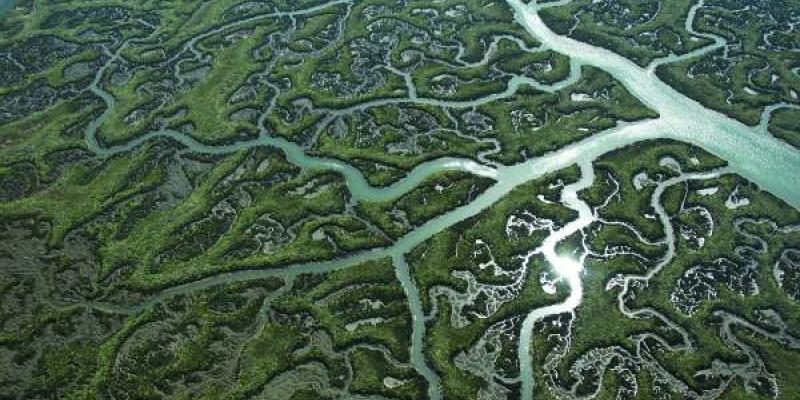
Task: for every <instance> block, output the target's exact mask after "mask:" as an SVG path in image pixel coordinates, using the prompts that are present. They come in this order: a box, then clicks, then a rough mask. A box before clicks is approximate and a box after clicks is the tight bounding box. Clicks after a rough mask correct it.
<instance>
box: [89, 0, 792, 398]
mask: <svg viewBox="0 0 800 400" xmlns="http://www.w3.org/2000/svg"><path fill="white" fill-rule="evenodd" d="M342 3H347V1H343V0H336V1H332V2H328V3H325V4H322V5H319V6H317V7H314V8H313V9H307V10H301V11H295V12H291V13H289V12H287V13H277V14H264V15H259V16H255V17H251V18H248V19H245V20H242V21H238V22H235V23H231V24H228V25H225V26H222V27H219V28H216V29H214V30H211V31H208V32H205V33H203V34H200V35H198V36H195V37H194V38H192V39H190V40H189V41H188V42H187V43H186V44H185V45H184V46H183V47H182V50H181V51H180V52H179V53H178V54H177V55H176V56H175V57H180V56H181V54H183V53H185V52H187V51H194V49H193V46H194V45H195V44H196V43H197V42H198V41H199V40H201V39H203V38H205V37H208V36H211V35H214V34H217V33H221V32H225V31H227V30H230V29H232V28H235V27H236V26H239V25H241V24H246V23H252V22H254V21H258V20H262V19H266V18H271V17H276V16H280V15H288V14H292V13H293V14H302V13H312V12H315V11H318V10H322V9H324V8H326V7H330V6H333V5H337V4H342ZM562 3H564V2H563V1H562V2H551V3H546V4H544V5H537V4H535V3H532V4H525V3H523V2H521V1H519V0H508V4H509V6H510V7H512V9H513V10H514V12H515V15H516V18H517V20H518V22H519V23H520V24H522V25H523V26H524V27H525V29H526V30H527V31H528V32H529V33H530V34H531V35H532V36H533V37H534V38H535V39H537V40H538V41H540V42H541V43H542V48H545V49H550V50H553V51H555V52H557V53H561V54H564V55H566V56H568V57H569V58H570V60H571V66H572V67H571V73H570V75H569V77H568V78H567V79H565V80H564V81H562V82H559V83H556V84H554V85H542V84H540V83H538V82H536V81H535V80H532V79H530V78H524V77H514V78H512V79H511V80H510V82H509V84H508V86H507V88H506V90H505V91H503V92H500V93H496V94H493V95H490V96H487V97H485V98H480V99H475V100H470V101H460V102H458V101H441V100H434V99H426V98H421V97H418V96H417V94H416V91H415V90H413V86H411V85H410V79H409V77H408V76H405V77H404V78H405V80H406V82H407V83H408V84H409V87H408V89H409V90H408V93H409V95H408V96H407V97H406V98H399V99H398V98H392V99H382V100H373V101H371V102H367V103H365V104H361V105H359V106H356V107H355V108H354V109H364V108H367V107H370V106H375V105H384V104H397V103H416V104H426V105H435V106H444V107H450V108H470V107H475V106H477V105H480V104H483V103H486V102H490V101H495V100H498V99H502V98H506V97H509V96H511V95H513V94H515V93H516V92H517V90H518V89H519V88H520V87H522V86H525V85H527V86H531V87H534V88H536V89H538V90H542V91H547V92H553V91H556V90H559V89H560V88H563V87H565V86H567V85H570V84H572V83H574V82H576V81H577V79H578V78H579V75H580V67H581V66H582V65H588V66H594V67H597V68H600V69H602V70H604V71H606V72H607V73H609V74H611V75H612V76H613V77H614V78H615V79H616V80H618V81H619V82H621V83H622V84H623V85H624V86H625V88H627V90H628V91H629V92H630V93H632V94H633V96H635V97H636V98H637V99H639V100H640V101H641V102H642V103H644V104H646V105H647V106H649V107H651V108H652V109H653V110H655V111H656V112H657V113H658V114H659V117H658V118H656V119H652V120H647V121H643V122H636V123H627V124H622V125H620V126H618V127H616V128H613V129H610V130H607V131H604V132H600V133H598V134H595V135H593V136H591V137H588V138H586V139H583V140H581V141H578V142H575V143H573V144H571V145H568V146H565V147H563V148H561V149H559V150H557V151H554V152H551V153H548V154H545V155H543V156H541V157H537V158H534V159H531V160H528V161H525V162H523V163H520V164H516V165H510V166H504V165H500V166H496V165H492V166H490V165H485V164H483V163H480V162H476V161H474V160H468V159H457V158H440V159H436V160H433V161H429V162H426V163H423V164H421V165H419V166H417V167H416V168H414V169H413V170H412V171H411V172H410V173H409V174H408V175H407V176H406V177H404V178H403V179H402V180H400V181H398V182H397V183H395V184H393V185H391V186H389V187H373V186H371V185H370V184H369V183H368V182H367V180H366V179H365V177H364V175H363V174H362V173H361V172H360V171H359V170H358V169H357V168H356V167H354V166H352V165H350V164H348V163H346V162H344V161H340V160H334V159H328V158H320V157H312V156H309V155H307V154H306V151H305V150H306V149H304V148H303V147H302V146H300V145H298V144H295V143H293V142H290V141H288V140H286V139H282V138H278V137H275V136H271V135H270V134H269V132H265V131H263V132H261V135H260V137H259V138H257V139H253V140H248V141H242V142H236V143H233V144H227V145H219V146H214V145H206V144H203V143H200V142H198V141H197V140H195V139H193V138H191V137H190V136H188V135H186V134H183V133H180V132H177V131H170V130H158V131H150V132H147V133H146V134H144V135H142V136H139V137H137V138H136V139H133V140H131V141H129V142H127V143H124V144H120V145H115V146H111V147H104V146H103V145H102V144H101V143H99V142H98V140H97V134H98V129H99V127H100V126H101V125H102V124H103V121H104V120H105V119H106V117H107V116H108V115H110V113H111V112H112V111H113V109H114V106H115V100H114V98H113V96H112V95H111V94H110V93H108V92H107V91H105V90H104V89H103V88H102V85H101V82H102V79H103V76H104V74H105V71H106V70H107V69H108V68H109V66H110V65H112V64H113V63H114V62H116V61H118V59H119V57H120V54H121V52H122V50H123V49H124V47H125V46H124V45H123V46H121V47H120V48H119V49H118V51H117V52H116V53H114V54H112V55H111V57H110V58H109V60H108V62H107V63H106V64H105V65H104V66H103V67H102V68H100V69H99V71H98V72H97V75H96V77H95V79H94V81H93V82H92V84H91V86H90V88H89V89H90V90H91V91H92V92H93V93H95V94H96V95H98V96H100V97H101V98H102V99H103V100H104V102H105V104H106V110H105V112H104V113H103V114H102V115H100V116H99V117H98V118H97V119H96V120H94V121H93V122H92V123H91V124H90V125H89V127H88V128H87V130H86V131H85V137H86V142H87V145H88V147H89V148H90V150H91V151H93V152H94V153H96V154H97V155H99V156H103V157H108V156H113V155H115V154H120V153H125V152H128V151H130V150H131V149H133V148H135V147H137V146H139V145H141V144H142V143H144V142H146V141H148V140H151V139H153V138H157V137H166V138H170V139H172V140H175V141H177V142H179V143H180V144H182V145H183V146H184V147H185V148H186V150H187V151H190V152H194V153H207V154H223V153H231V152H236V151H240V150H243V149H249V148H253V147H256V146H271V147H275V148H278V149H280V150H282V151H283V152H284V153H285V154H286V156H287V159H288V160H289V161H290V162H291V163H293V164H295V165H297V166H300V167H302V168H305V169H326V170H334V171H337V172H339V173H341V174H342V175H343V176H344V178H345V180H346V183H347V186H348V188H349V190H350V192H351V193H352V196H353V199H354V201H385V200H390V199H394V198H397V197H399V196H401V195H403V194H404V193H407V192H409V191H410V190H412V189H413V188H415V187H416V186H417V185H418V184H420V183H421V182H422V181H423V180H424V179H425V178H427V177H429V176H431V175H432V174H435V173H438V172H441V171H443V170H461V171H467V172H470V173H472V174H475V175H480V176H486V177H491V178H493V179H494V180H495V183H494V184H493V185H492V186H491V187H490V188H489V189H487V190H486V191H485V192H483V193H482V194H481V195H479V196H477V197H476V198H475V199H474V200H473V201H471V202H470V203H468V204H466V205H463V206H461V207H458V208H456V209H454V210H452V211H450V212H447V213H445V214H443V215H440V216H438V217H436V218H434V219H432V220H430V221H428V222H427V223H425V224H423V225H422V226H420V227H418V228H416V229H414V230H413V231H411V232H410V233H408V234H406V235H405V236H403V237H401V238H400V239H398V240H397V241H395V242H394V243H393V244H392V245H391V246H389V247H385V248H377V249H372V250H369V251H365V252H360V253H355V254H350V255H347V256H345V257H343V258H340V259H336V260H331V261H323V262H312V263H304V264H298V265H289V266H286V267H284V268H281V269H269V270H257V269H254V270H244V271H237V272H231V273H225V274H219V275H215V276H211V277H208V278H205V279H201V280H198V281H194V282H189V283H185V284H183V285H179V286H175V287H171V288H168V289H165V290H163V291H161V292H160V293H158V294H157V295H156V296H154V297H153V298H151V299H150V300H149V301H147V302H145V303H142V304H136V305H114V304H95V305H94V306H95V307H97V308H101V309H106V310H108V311H114V312H124V313H137V312H139V311H141V310H144V309H146V308H148V307H151V306H152V305H154V304H156V303H158V302H160V301H162V300H164V299H166V298H169V297H172V296H175V295H178V294H184V293H190V292H194V291H198V290H202V289H204V288H208V287H212V286H215V285H218V284H224V283H228V282H235V281H243V280H251V279H259V278H263V277H267V276H279V277H283V278H285V279H287V280H291V278H293V277H295V276H297V275H298V274H301V273H312V272H313V273H322V272H327V271H332V270H336V269H340V268H346V267H349V266H352V265H356V264H358V263H361V262H364V261H367V260H374V259H382V258H391V259H392V260H393V263H394V266H395V269H396V273H397V278H398V279H399V281H400V283H401V284H402V286H403V288H404V290H405V294H406V296H407V298H408V304H409V309H410V311H411V314H412V319H413V334H412V338H411V339H412V340H411V349H410V354H411V363H412V365H413V366H414V368H415V369H416V370H417V372H418V373H420V374H421V375H422V376H423V377H425V379H426V380H427V381H428V385H429V397H430V398H431V399H440V398H441V397H442V390H441V384H440V382H439V379H438V377H437V376H436V374H435V373H434V371H433V370H432V369H431V368H430V367H429V366H428V364H427V362H426V360H425V356H424V354H423V348H424V346H423V344H424V340H425V319H426V318H425V315H424V312H423V308H422V305H421V304H422V300H421V299H420V294H419V289H418V288H417V286H416V284H415V282H414V280H413V278H412V274H411V272H410V271H409V266H408V264H407V263H406V261H405V255H406V254H407V253H409V252H410V251H411V250H412V249H414V248H415V247H416V246H418V245H420V244H421V243H423V242H425V241H426V240H428V239H430V238H431V237H433V236H434V235H436V234H437V233H439V232H442V231H443V230H445V229H447V228H448V227H451V226H453V225H454V224H456V223H458V222H460V221H463V220H465V219H467V218H470V217H473V216H475V215H477V214H478V213H480V212H481V211H483V210H485V209H487V208H488V207H491V206H492V205H493V204H494V203H495V202H497V201H498V200H500V199H501V198H502V197H503V196H505V195H506V194H508V193H509V192H510V191H511V190H512V189H514V188H516V187H517V186H519V185H521V184H523V183H525V182H529V181H531V180H533V179H536V178H538V177H541V176H543V175H545V174H548V173H551V172H554V171H558V170H561V169H563V168H566V167H569V166H571V165H574V164H578V165H579V167H580V170H581V178H580V180H579V181H578V182H576V183H574V184H571V185H568V186H566V187H564V188H563V192H562V196H561V201H562V203H563V204H564V205H565V206H566V207H569V208H571V209H574V210H576V211H578V218H577V219H576V220H574V221H572V222H570V223H568V224H567V225H566V226H564V227H563V228H562V229H559V230H556V231H554V232H552V233H551V235H550V236H549V237H547V238H546V239H545V240H544V242H543V243H542V245H541V246H540V247H539V248H538V249H535V250H533V251H534V252H535V253H537V254H541V255H543V256H544V258H545V259H546V261H547V262H548V263H549V265H550V267H551V268H552V269H553V270H554V271H555V272H557V274H559V275H560V276H561V277H562V278H563V279H564V280H565V281H566V282H567V283H568V286H569V290H570V294H569V296H568V298H567V299H566V300H565V301H564V302H562V303H560V304H556V305H551V306H547V307H543V308H539V309H536V310H531V311H530V313H529V314H528V315H527V318H526V319H525V321H524V323H523V324H522V331H521V332H520V343H519V349H518V350H519V351H518V357H519V360H520V378H519V379H520V380H521V382H522V394H523V398H525V399H530V398H532V397H533V389H534V388H533V377H532V375H533V368H534V366H533V365H531V354H530V348H529V345H530V342H531V335H532V328H533V324H534V323H535V322H537V321H540V320H542V319H543V318H546V317H548V316H552V315H557V314H562V313H571V312H574V310H575V309H576V308H577V307H578V306H579V305H580V303H581V299H582V296H583V288H582V282H581V271H582V268H583V258H582V257H584V256H585V255H584V256H581V257H578V258H576V259H573V258H569V257H565V256H561V255H559V254H557V253H556V247H557V245H558V244H559V243H560V242H562V241H563V240H564V239H565V238H567V237H569V236H571V235H573V234H575V233H577V232H580V231H581V230H582V229H583V228H585V227H587V226H588V225H589V224H590V223H591V222H593V221H594V219H595V216H594V215H593V211H592V210H591V209H590V208H589V207H588V206H587V205H586V203H584V202H583V201H581V200H580V199H579V198H578V192H579V191H580V190H582V189H585V188H588V187H589V186H591V185H592V183H593V181H594V172H593V167H592V163H593V162H594V160H596V159H597V158H598V157H600V156H602V155H604V154H606V153H608V152H610V151H613V150H615V149H619V148H622V147H624V146H627V145H630V144H633V143H636V142H639V141H643V140H651V139H662V138H669V139H675V140H679V141H682V142H687V143H691V144H693V145H696V146H699V147H701V148H703V149H704V150H706V151H708V152H710V153H711V154H714V155H716V156H718V157H720V158H722V159H724V160H726V161H727V162H728V163H729V165H730V167H729V170H730V172H733V173H737V174H739V175H741V176H743V177H744V178H747V179H749V180H751V181H753V182H755V183H757V184H758V185H759V186H760V187H761V188H763V189H765V190H767V191H769V192H771V193H772V194H774V195H776V196H777V197H779V198H781V199H783V200H784V201H786V202H787V203H789V204H791V205H792V206H794V207H800V174H798V173H797V171H800V153H798V152H797V151H796V150H795V149H794V148H792V147H790V146H789V145H787V144H785V143H783V142H781V141H779V140H776V139H775V138H773V137H772V136H770V135H768V134H758V133H754V132H753V128H752V127H748V126H746V125H743V124H741V123H739V122H737V121H735V120H732V119H730V118H728V117H726V116H724V115H722V114H719V113H717V112H714V111H711V110H709V109H707V108H705V107H703V106H701V105H700V104H698V103H697V102H695V101H693V100H691V99H689V98H687V97H686V96H684V95H682V94H681V93H679V92H677V91H675V90H674V89H672V88H671V87H670V86H668V85H666V84H665V83H663V82H661V81H660V80H659V79H658V78H657V77H656V76H655V74H654V68H653V67H652V66H651V67H650V68H642V67H639V66H637V65H636V64H634V63H633V62H631V61H629V60H627V59H625V58H623V57H621V56H619V55H617V54H615V53H613V52H610V51H608V50H605V49H601V48H598V47H594V46H590V45H588V44H585V43H581V42H577V41H575V40H572V39H569V38H566V37H563V36H559V35H557V34H555V33H554V32H552V31H551V30H550V29H549V28H548V27H547V26H546V25H545V24H544V23H543V22H542V21H541V19H540V18H539V16H538V13H537V12H538V10H539V8H541V7H545V6H554V5H558V4H562ZM695 11H696V8H693V9H692V13H691V14H692V15H690V18H693V14H694V12H695ZM688 25H689V23H688V22H687V26H688ZM713 39H714V40H715V43H714V44H713V45H711V46H709V47H706V48H704V49H701V50H698V51H695V52H692V53H691V54H689V55H686V56H680V57H679V56H675V57H669V58H667V59H662V60H658V61H657V63H658V64H659V65H661V64H664V63H668V62H673V61H675V60H678V59H683V58H686V57H696V56H700V55H702V54H705V53H707V52H708V51H712V50H713V49H715V48H718V47H719V46H721V43H720V41H719V40H717V38H716V37H714V38H713ZM493 48H494V46H489V49H488V50H487V51H492V49H493ZM485 60H488V57H485V58H484V61H485ZM343 112H344V111H343ZM662 190H663V189H662ZM656 209H657V210H658V209H659V208H658V207H657V208H656ZM665 227H669V224H668V223H667V224H665ZM665 229H669V228H665ZM669 235H670V232H667V236H669ZM667 242H669V240H667ZM620 307H624V305H622V304H621V305H620Z"/></svg>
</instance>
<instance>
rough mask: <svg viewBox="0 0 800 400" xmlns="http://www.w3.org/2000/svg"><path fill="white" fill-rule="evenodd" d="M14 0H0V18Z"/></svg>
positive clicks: (11, 5) (10, 7)
mask: <svg viewBox="0 0 800 400" xmlns="http://www.w3.org/2000/svg"><path fill="white" fill-rule="evenodd" d="M15 3H16V0H0V18H3V17H4V16H5V15H6V12H7V11H8V10H10V9H12V8H13V7H14V4H15Z"/></svg>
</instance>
